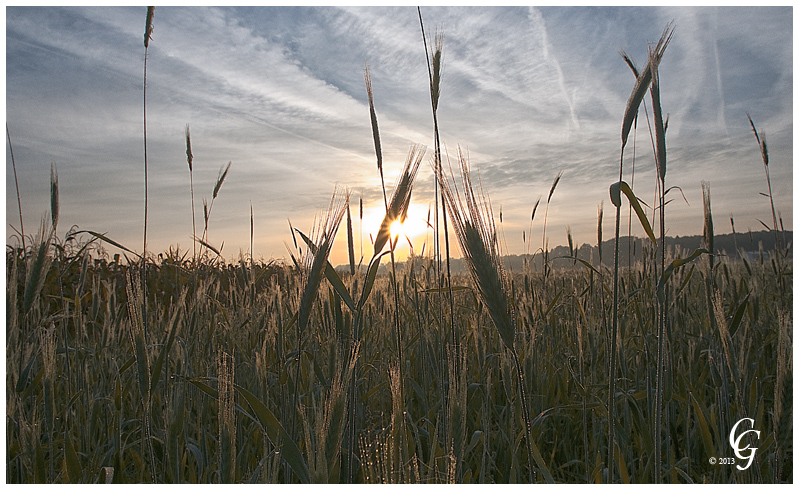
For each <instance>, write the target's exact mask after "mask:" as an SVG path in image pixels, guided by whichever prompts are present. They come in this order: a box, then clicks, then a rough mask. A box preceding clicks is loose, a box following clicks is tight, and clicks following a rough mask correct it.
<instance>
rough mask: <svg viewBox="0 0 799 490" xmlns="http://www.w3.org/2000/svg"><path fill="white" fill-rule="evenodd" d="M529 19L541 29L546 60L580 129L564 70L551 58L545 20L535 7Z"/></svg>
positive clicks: (531, 9)
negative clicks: (556, 77)
mask: <svg viewBox="0 0 799 490" xmlns="http://www.w3.org/2000/svg"><path fill="white" fill-rule="evenodd" d="M528 18H529V19H530V21H531V22H532V23H533V24H534V27H539V28H540V29H541V44H542V45H543V48H544V59H545V60H546V61H549V62H550V63H552V68H554V70H555V73H556V74H557V76H558V86H559V88H560V92H561V93H562V94H563V98H564V100H565V101H566V105H568V106H569V115H570V116H571V121H572V123H573V124H574V127H575V129H577V130H579V129H580V121H579V119H578V118H577V113H576V112H575V110H574V102H573V101H572V99H571V97H569V93H568V91H567V90H566V81H565V80H564V78H563V70H561V68H560V63H559V62H558V60H557V59H556V58H555V57H554V56H552V57H551V58H550V56H549V39H548V37H547V28H546V24H545V23H544V18H543V17H542V16H541V12H539V11H538V10H537V9H536V8H535V7H530V9H529V15H528Z"/></svg>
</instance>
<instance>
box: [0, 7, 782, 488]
mask: <svg viewBox="0 0 799 490" xmlns="http://www.w3.org/2000/svg"><path fill="white" fill-rule="evenodd" d="M152 16H153V12H152V11H148V16H147V22H146V26H147V27H146V30H145V49H146V47H147V43H148V41H149V32H150V30H151V28H150V23H151V21H152ZM419 17H420V22H421V12H420V14H419ZM422 32H424V31H422ZM671 35H672V30H671V28H670V27H667V28H666V30H665V31H664V33H663V36H662V37H661V39H660V42H659V43H658V44H657V46H654V47H653V49H652V50H651V54H650V58H649V60H648V62H647V63H646V66H645V67H644V69H643V70H642V71H641V72H640V73H639V71H638V70H637V69H636V68H635V66H634V65H633V63H632V62H631V61H629V59H628V60H627V61H628V63H629V65H630V68H632V71H633V73H634V75H635V77H636V80H637V82H636V84H635V87H634V89H633V92H632V93H631V96H630V100H629V102H628V104H627V108H626V111H625V114H624V115H623V117H622V118H621V127H622V145H621V155H622V158H620V161H623V155H624V147H625V145H626V143H627V141H626V140H627V134H628V133H629V131H630V129H631V127H632V126H633V124H634V121H635V118H636V115H637V114H638V108H639V105H640V104H641V101H642V100H643V99H644V97H645V96H646V95H647V94H649V95H650V96H651V99H650V100H651V105H650V106H649V107H650V110H651V111H652V116H653V138H652V141H653V147H654V150H655V151H654V154H655V160H656V164H657V166H658V181H657V182H656V183H655V185H656V187H657V190H658V199H659V200H660V201H659V205H658V206H656V207H655V208H656V212H651V210H649V212H650V214H649V216H648V215H647V210H644V209H642V208H641V205H640V202H639V200H638V199H637V198H636V196H635V193H634V192H633V189H631V188H630V186H628V185H627V184H626V183H625V182H624V181H623V180H622V176H623V169H622V166H621V164H620V169H619V173H620V178H619V181H618V182H616V183H612V182H610V183H608V186H609V187H610V190H609V192H610V201H611V203H612V205H613V212H615V214H616V230H615V239H616V243H617V244H618V243H619V238H620V237H619V222H620V215H621V214H622V213H626V212H628V211H629V213H630V215H631V216H632V221H633V222H634V223H635V225H636V226H638V227H639V228H637V229H639V230H643V233H644V234H645V237H646V238H645V239H646V240H647V241H646V242H645V246H644V248H643V250H642V251H640V255H641V259H640V260H638V261H636V262H635V264H634V265H631V266H629V267H620V266H619V265H618V264H619V257H618V249H619V248H618V246H617V247H616V250H617V253H616V254H615V255H616V256H615V257H601V258H599V260H598V261H597V260H592V259H590V258H579V257H577V256H576V255H575V254H571V255H572V256H570V257H567V258H565V259H564V258H555V257H551V256H549V253H548V250H547V247H546V245H544V246H543V247H542V249H541V250H539V252H537V253H536V254H534V255H532V256H531V257H530V260H529V261H528V262H526V263H525V266H524V267H522V268H521V269H518V268H517V269H514V270H511V269H510V268H509V267H507V266H506V264H505V263H504V261H503V257H502V252H501V251H502V247H501V241H502V238H501V224H502V223H501V220H502V218H501V215H500V217H499V223H497V222H495V220H496V218H495V212H494V210H493V209H492V208H491V206H490V201H489V198H488V195H487V194H488V193H490V191H491V189H482V188H480V186H479V183H478V182H477V181H476V180H475V181H474V182H473V181H472V180H471V173H470V172H471V169H470V166H469V162H468V158H467V157H466V156H465V155H459V158H458V160H457V162H458V164H457V167H458V168H456V169H448V168H444V166H443V165H442V164H441V156H440V149H439V147H438V146H439V145H438V127H437V124H438V123H437V119H436V111H437V105H438V90H439V81H438V80H439V79H440V72H441V63H442V61H441V52H442V45H443V44H442V43H443V40H442V39H441V38H437V39H436V40H435V42H434V43H433V44H432V45H430V46H429V48H430V53H429V55H428V58H429V60H430V73H429V78H430V93H431V102H432V113H433V121H434V132H435V135H436V148H435V149H434V155H435V157H434V162H435V172H436V176H437V184H438V186H439V187H438V188H437V190H440V196H441V197H440V202H439V198H438V197H437V205H440V207H441V209H437V210H436V212H437V213H440V217H441V218H440V219H441V221H442V226H441V230H440V233H437V235H440V244H439V243H438V240H436V243H431V244H429V249H431V250H433V251H434V252H435V253H436V254H437V256H439V257H441V259H440V260H433V259H431V258H430V254H428V255H426V256H421V257H420V256H416V257H412V258H411V259H409V260H408V262H406V263H404V264H402V267H398V265H399V264H397V263H396V261H395V258H394V254H393V250H394V247H395V246H396V243H397V238H396V237H393V236H392V234H391V231H390V229H391V225H392V223H394V222H395V221H398V220H400V221H401V220H403V219H404V216H405V215H406V213H407V209H408V205H409V203H410V201H411V199H412V190H413V186H414V178H415V176H416V172H417V170H418V168H419V165H420V162H421V160H422V156H423V152H422V150H421V149H420V148H417V147H414V148H412V149H411V150H410V152H409V154H408V158H407V161H406V164H405V167H404V169H403V171H402V173H401V175H400V178H399V180H398V182H397V183H396V184H395V185H394V186H393V187H391V186H389V187H388V189H386V186H385V184H383V190H384V193H385V195H384V199H385V207H386V214H385V218H384V220H383V225H382V226H381V228H380V230H379V232H378V233H377V235H376V237H375V239H374V242H373V250H371V251H369V255H370V256H371V260H369V261H368V262H367V263H363V261H362V263H360V264H358V263H356V261H355V258H354V253H353V245H352V224H351V220H352V219H353V217H352V216H351V210H350V208H351V206H352V203H350V194H349V192H347V191H346V190H344V191H342V190H339V189H337V190H336V191H334V193H333V196H332V199H331V201H330V206H329V208H328V209H327V210H326V212H324V213H322V215H321V217H320V218H319V219H318V220H317V224H316V225H315V226H314V228H313V229H312V230H310V231H305V232H303V231H301V230H300V229H296V228H292V229H291V231H290V233H291V234H290V235H289V231H286V232H285V233H286V234H287V242H289V243H291V244H292V245H293V247H294V249H293V251H292V255H291V257H290V260H286V261H285V262H269V263H262V262H260V263H259V262H256V261H254V260H252V258H251V257H249V256H245V255H242V256H241V257H240V259H239V260H238V261H232V262H226V261H224V260H223V259H222V258H221V257H220V256H219V254H217V253H215V250H214V248H213V247H212V246H211V245H210V244H209V243H207V241H206V240H205V237H206V232H207V228H208V215H209V214H210V212H211V208H212V207H213V200H212V201H211V203H210V206H208V205H207V204H205V205H204V215H205V221H204V225H202V224H201V227H202V228H203V229H202V230H201V229H200V226H198V227H197V228H196V230H195V236H196V237H197V245H196V246H195V247H194V248H193V250H192V249H189V250H186V251H182V250H174V249H173V250H169V251H164V252H162V253H160V254H157V255H155V254H153V253H152V252H151V251H147V248H146V247H147V238H146V233H147V231H146V216H147V208H146V206H147V204H146V201H145V230H144V244H143V245H144V247H143V248H144V254H143V256H142V255H138V254H136V253H134V252H132V251H131V250H130V249H129V248H127V247H125V246H124V245H123V244H118V243H116V242H114V241H112V240H111V238H109V237H105V236H102V235H99V234H97V233H94V232H84V231H81V232H76V230H74V229H72V230H70V231H69V232H67V233H66V235H64V238H63V239H62V238H60V237H59V234H58V229H59V228H58V225H59V223H58V214H59V212H58V209H59V197H58V176H57V173H56V172H55V170H53V173H52V176H51V200H52V201H51V216H50V217H49V219H45V220H43V221H42V224H41V226H40V228H39V231H38V233H37V234H36V235H35V236H34V235H25V234H24V231H23V233H22V234H21V235H20V236H19V240H17V243H18V244H15V245H7V251H6V305H7V313H6V315H7V316H6V391H7V395H6V482H7V483H66V482H73V483H94V482H101V483H140V482H153V483H339V482H354V483H528V482H559V483H608V482H610V483H653V482H664V483H665V482H668V483H683V482H694V483H774V482H779V483H782V482H792V481H793V446H792V441H793V408H792V407H793V405H792V399H793V398H792V394H793V387H792V385H793V369H792V365H793V361H792V351H793V348H792V334H793V319H792V318H793V317H792V311H793V289H792V283H793V277H792V270H793V266H792V254H791V253H790V249H789V247H788V245H787V244H786V243H784V241H782V240H781V239H780V237H781V236H783V235H782V234H781V231H782V232H784V231H785V230H781V231H780V228H781V227H780V226H778V224H777V217H776V213H775V212H774V209H773V202H772V208H771V211H772V216H773V225H772V227H770V231H773V232H774V234H775V248H774V249H773V250H767V251H761V253H760V254H759V255H757V256H755V258H754V259H752V258H751V256H750V255H747V254H745V253H743V250H742V251H741V253H740V254H738V255H719V254H717V253H715V248H714V246H713V236H714V235H713V215H712V209H711V199H710V188H709V186H703V190H704V197H705V199H704V206H703V213H702V215H701V216H697V222H700V223H701V222H704V236H703V241H702V246H701V247H700V248H697V249H696V250H695V251H694V250H689V251H683V250H672V249H667V248H666V247H665V242H666V238H667V237H666V236H665V224H664V223H665V220H666V214H665V208H666V206H665V204H666V192H668V191H667V189H668V184H667V181H666V149H665V132H666V126H667V122H664V121H663V117H662V115H661V111H660V102H659V92H658V91H659V90H660V87H659V85H658V76H657V69H658V63H659V60H660V58H661V57H662V56H664V53H665V51H666V48H667V46H668V43H669V39H670V38H671ZM427 46H428V45H427V40H425V48H426V49H427ZM145 59H146V58H145ZM365 75H366V76H365V82H366V86H367V91H368V93H369V102H370V107H371V118H372V129H373V136H374V142H375V150H376V157H377V167H378V170H379V172H380V176H381V180H382V174H383V168H382V160H381V145H380V132H379V129H378V123H377V118H376V111H375V107H374V102H373V100H372V92H371V85H370V80H369V73H368V71H367V72H366V74H365ZM145 77H146V68H145ZM145 100H146V99H145ZM145 107H146V102H145ZM145 118H146V111H145ZM750 122H751V119H750ZM145 124H146V119H145ZM145 128H146V125H145ZM752 129H753V132H754V134H755V137H756V142H757V144H758V145H759V147H760V149H761V153H762V155H763V164H764V167H765V169H766V177H767V178H768V152H767V146H766V144H765V138H764V137H762V134H761V133H759V132H758V131H757V129H756V127H755V124H754V123H753V122H752ZM145 135H146V129H145ZM754 141H755V138H753V143H754ZM9 144H10V137H9ZM186 147H187V148H186V149H187V160H188V165H189V169H190V171H191V169H192V157H191V135H190V132H189V129H188V128H187V129H186ZM12 155H13V153H12ZM754 163H757V162H754ZM146 165H147V162H146V141H145V175H146ZM228 169H229V166H228V167H227V168H224V170H223V171H220V174H219V178H218V180H217V185H216V186H215V188H214V192H213V199H217V197H218V194H219V193H220V189H221V188H222V187H223V183H224V180H225V176H226V175H227V172H228ZM15 171H16V169H15ZM456 175H457V177H456ZM558 181H559V177H558V178H557V179H555V181H554V182H553V184H552V187H551V190H550V194H549V197H551V196H552V193H553V192H555V191H556V187H557V184H558ZM611 184H612V185H611ZM769 189H770V182H769ZM622 194H623V195H624V196H622ZM438 195H439V194H437V196H438ZM221 198H223V197H220V199H221ZM622 199H624V200H625V201H626V202H622ZM192 200H193V193H192ZM548 201H549V200H548V199H547V202H542V203H541V204H542V212H546V211H547V210H546V209H545V207H546V206H547V204H548ZM764 211H765V212H768V208H767V207H764ZM600 212H603V211H600ZM533 214H534V215H535V211H534V213H533ZM345 216H346V217H345ZM539 219H540V218H539ZM626 219H627V218H626V217H625V220H626ZM20 221H21V217H20ZM438 221H439V219H436V223H438ZM767 221H768V220H767ZM600 223H601V218H600ZM62 228H63V227H62ZM498 230H500V233H498ZM544 230H546V228H545V225H544ZM544 232H545V231H544ZM658 232H659V233H658ZM604 233H605V237H606V238H607V236H613V230H611V231H608V230H604ZM597 235H598V236H597V241H598V243H599V244H600V245H601V243H602V240H603V238H602V236H603V230H602V229H601V226H600V227H599V229H598V232H597ZM336 239H338V240H348V242H349V250H350V264H348V267H347V271H346V272H342V271H340V269H334V268H333V267H332V265H331V264H330V263H329V254H330V250H331V248H332V246H333V242H334V240H336ZM542 241H543V240H542ZM544 243H546V242H545V241H544ZM450 247H452V248H453V250H452V251H450ZM454 247H458V248H459V250H460V251H461V254H462V255H463V257H464V259H465V261H466V263H467V265H468V270H469V273H468V274H453V273H451V272H450V266H449V265H450V264H449V257H450V256H451V255H453V253H452V252H454ZM600 250H601V248H600ZM558 260H561V261H563V260H568V261H571V262H572V263H573V264H574V265H575V267H572V268H568V269H563V268H555V267H553V266H552V265H553V264H554V263H556V262H557V261H558ZM381 263H383V264H384V265H386V272H381V273H379V274H378V270H379V268H380V265H381ZM742 419H750V420H751V423H750V425H746V426H745V429H750V428H753V429H754V430H756V431H759V432H758V433H757V434H755V433H754V432H748V433H745V434H744V436H743V437H742V439H741V440H740V441H739V442H740V444H739V445H738V448H739V449H743V448H744V446H746V445H748V446H749V449H746V450H743V451H742V452H741V454H736V453H735V451H734V449H735V448H734V447H731V444H732V442H731V431H732V430H734V429H733V428H734V426H736V423H737V422H739V421H741V420H742ZM743 432H744V428H743V426H742V428H741V429H739V430H738V434H741V433H743ZM752 449H754V450H755V451H756V452H752V453H750V452H749V451H750V450H752ZM750 455H754V456H753V457H752V458H751V465H750V466H748V467H747V468H746V469H745V470H742V469H740V468H739V467H737V466H736V465H741V466H744V465H746V464H747V461H750V460H749V459H748V457H749V456H750ZM727 462H729V463H730V464H727Z"/></svg>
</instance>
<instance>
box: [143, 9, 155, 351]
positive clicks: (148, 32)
mask: <svg viewBox="0 0 799 490" xmlns="http://www.w3.org/2000/svg"><path fill="white" fill-rule="evenodd" d="M154 12H155V7H147V22H146V23H145V26H144V87H143V90H142V106H143V116H144V117H143V119H144V244H143V246H142V247H143V249H144V252H143V253H142V270H141V277H142V281H141V282H142V290H143V294H142V299H143V301H142V322H143V327H144V338H145V339H147V197H148V193H147V50H148V49H149V47H150V38H151V36H152V34H153V13H154Z"/></svg>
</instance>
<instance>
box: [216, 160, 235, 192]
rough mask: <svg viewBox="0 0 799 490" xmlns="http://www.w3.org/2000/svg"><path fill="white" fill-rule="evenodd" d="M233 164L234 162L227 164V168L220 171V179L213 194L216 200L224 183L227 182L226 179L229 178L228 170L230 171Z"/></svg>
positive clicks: (217, 180)
mask: <svg viewBox="0 0 799 490" xmlns="http://www.w3.org/2000/svg"><path fill="white" fill-rule="evenodd" d="M231 163H233V162H227V165H226V166H225V167H223V168H220V169H219V177H218V178H217V179H216V185H215V186H214V194H213V196H214V197H213V198H214V199H216V196H217V195H219V188H220V187H222V183H223V182H224V181H225V177H227V173H228V170H230V164H231ZM223 169H224V170H223Z"/></svg>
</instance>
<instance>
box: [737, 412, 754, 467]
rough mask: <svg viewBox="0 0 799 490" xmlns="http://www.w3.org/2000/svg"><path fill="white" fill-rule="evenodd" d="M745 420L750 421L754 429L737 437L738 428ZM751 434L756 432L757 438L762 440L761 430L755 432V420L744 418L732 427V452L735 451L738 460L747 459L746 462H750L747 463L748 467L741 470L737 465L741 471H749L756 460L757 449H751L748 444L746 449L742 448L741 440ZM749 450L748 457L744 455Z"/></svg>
mask: <svg viewBox="0 0 799 490" xmlns="http://www.w3.org/2000/svg"><path fill="white" fill-rule="evenodd" d="M744 420H746V421H748V422H749V425H750V426H751V427H752V428H751V429H749V430H745V431H743V432H741V433H740V434H738V436H737V437H736V433H737V431H738V426H739V425H741V422H743V421H744ZM750 432H754V433H755V434H757V438H758V439H760V431H759V430H755V421H754V419H750V418H742V419H741V420H739V421H738V422H736V423H735V425H733V426H732V430H731V431H730V446H732V450H733V451H735V457H737V458H738V459H746V460H748V462H747V463H746V466H744V467H743V468H741V465H736V468H738V469H739V470H745V469H748V468H749V466H750V465H751V464H752V461H754V459H755V451H757V448H756V447H750V445H749V444H747V445H746V447H743V448H742V447H741V440H742V439H743V438H744V436H745V435H746V434H748V433H750ZM747 450H748V451H749V454H748V455H744V453H745V451H747Z"/></svg>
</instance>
